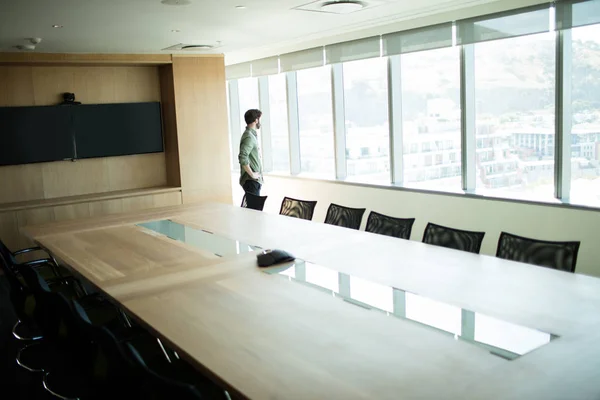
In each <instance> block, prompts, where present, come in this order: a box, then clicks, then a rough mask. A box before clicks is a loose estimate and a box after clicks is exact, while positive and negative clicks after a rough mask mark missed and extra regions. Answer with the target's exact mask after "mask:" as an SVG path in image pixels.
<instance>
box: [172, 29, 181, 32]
mask: <svg viewBox="0 0 600 400" xmlns="http://www.w3.org/2000/svg"><path fill="white" fill-rule="evenodd" d="M171 32H173V33H179V32H181V31H180V30H179V29H171Z"/></svg>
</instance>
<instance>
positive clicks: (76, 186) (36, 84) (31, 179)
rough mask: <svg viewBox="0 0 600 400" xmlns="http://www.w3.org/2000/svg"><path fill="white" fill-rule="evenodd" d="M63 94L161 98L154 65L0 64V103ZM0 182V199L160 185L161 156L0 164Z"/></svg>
mask: <svg viewBox="0 0 600 400" xmlns="http://www.w3.org/2000/svg"><path fill="white" fill-rule="evenodd" d="M160 57H163V56H162V55H161V56H160ZM67 58H68V57H67ZM108 58H109V59H112V58H111V57H108ZM117 58H118V57H117ZM142 58H143V57H142ZM0 59H2V55H1V54H0ZM59 59H60V57H59ZM69 59H70V58H69ZM84 59H86V58H85V57H84ZM168 59H169V62H170V56H169V57H168ZM64 92H73V93H75V95H76V97H77V99H78V100H80V101H82V102H84V103H94V104H99V103H115V102H146V101H160V100H161V96H160V80H159V76H158V67H157V66H143V67H132V66H119V67H114V66H100V67H98V66H74V65H70V66H59V65H51V66H48V65H46V66H39V65H37V66H0V105H1V106H27V105H52V104H57V103H59V102H60V101H62V93H64ZM0 182H2V185H3V190H2V191H1V192H0V203H12V202H20V201H30V200H41V199H50V198H56V197H65V196H74V195H82V194H90V193H102V192H109V191H115V190H127V189H139V188H145V187H156V186H164V185H166V184H167V178H166V166H165V155H164V154H144V155H134V156H125V157H112V158H100V159H88V160H78V161H76V162H74V163H73V162H53V163H40V164H30V165H20V166H9V167H0Z"/></svg>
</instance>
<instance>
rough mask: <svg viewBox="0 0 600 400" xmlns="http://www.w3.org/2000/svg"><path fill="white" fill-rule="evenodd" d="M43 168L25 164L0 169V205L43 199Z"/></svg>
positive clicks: (38, 165)
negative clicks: (0, 187) (0, 186)
mask: <svg viewBox="0 0 600 400" xmlns="http://www.w3.org/2000/svg"><path fill="white" fill-rule="evenodd" d="M0 137H1V133H0ZM43 166H44V164H27V165H8V166H3V167H0V184H1V185H2V189H1V190H0V203H16V202H18V201H30V200H38V199H43V198H44V179H43V175H42V169H43Z"/></svg>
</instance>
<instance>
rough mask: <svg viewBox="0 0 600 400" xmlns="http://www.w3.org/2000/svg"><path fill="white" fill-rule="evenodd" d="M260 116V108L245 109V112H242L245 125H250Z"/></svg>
mask: <svg viewBox="0 0 600 400" xmlns="http://www.w3.org/2000/svg"><path fill="white" fill-rule="evenodd" d="M261 116H262V111H260V110H255V109H252V110H248V111H246V114H244V120H245V121H246V125H250V124H251V123H253V122H254V121H256V120H257V119H259V118H260V117H261Z"/></svg>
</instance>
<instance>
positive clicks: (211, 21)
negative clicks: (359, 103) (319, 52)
mask: <svg viewBox="0 0 600 400" xmlns="http://www.w3.org/2000/svg"><path fill="white" fill-rule="evenodd" d="M191 1H192V4H190V5H187V6H168V5H164V4H161V2H160V0H0V51H17V50H16V49H15V46H16V45H19V44H24V43H25V39H26V38H30V37H39V38H42V39H43V40H42V42H41V43H40V44H39V45H38V46H37V48H36V50H35V51H36V52H48V53H161V49H163V48H166V47H169V46H173V45H175V44H178V43H187V44H205V43H208V44H217V43H218V42H219V41H220V42H221V44H220V46H219V47H218V48H217V49H214V50H213V51H212V52H215V53H225V54H226V56H227V61H228V63H231V62H238V61H243V60H244V59H252V58H259V57H263V56H266V55H275V54H279V53H281V52H284V51H283V50H287V51H291V50H297V49H299V48H302V47H303V44H308V43H310V42H312V43H314V42H315V41H317V42H318V41H323V40H328V38H329V40H332V39H331V38H333V37H339V35H344V34H348V33H356V32H359V31H364V30H365V29H367V28H369V29H373V28H375V27H378V26H384V25H389V24H391V23H394V22H398V21H405V20H407V19H411V18H417V17H422V16H426V15H431V14H439V13H444V12H449V11H452V10H459V9H462V8H465V7H472V6H477V5H482V4H487V5H492V4H491V3H494V5H497V4H499V3H517V4H523V5H525V4H524V3H532V2H534V3H535V2H539V1H536V0H525V1H523V0H520V1H516V0H377V3H379V5H376V6H373V7H372V8H366V9H364V10H362V11H358V12H355V13H352V14H346V15H335V14H327V13H320V12H308V11H300V10H296V9H294V8H296V7H298V6H301V5H304V4H306V3H310V2H311V0H191ZM366 1H367V2H368V1H369V0H366ZM238 5H244V6H246V7H247V8H246V9H243V10H240V9H236V6H238ZM53 24H60V25H63V26H64V27H63V28H61V29H56V28H52V25H53ZM172 30H179V32H172ZM304 47H307V46H306V45H305V46H304ZM168 53H172V51H168Z"/></svg>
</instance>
